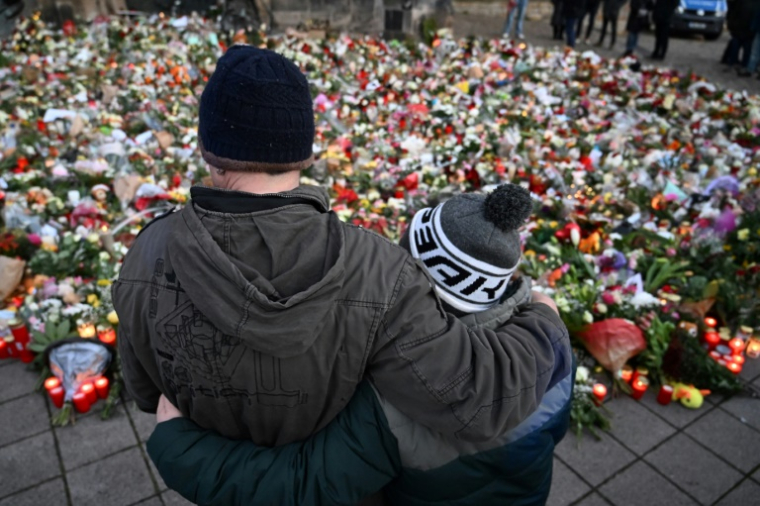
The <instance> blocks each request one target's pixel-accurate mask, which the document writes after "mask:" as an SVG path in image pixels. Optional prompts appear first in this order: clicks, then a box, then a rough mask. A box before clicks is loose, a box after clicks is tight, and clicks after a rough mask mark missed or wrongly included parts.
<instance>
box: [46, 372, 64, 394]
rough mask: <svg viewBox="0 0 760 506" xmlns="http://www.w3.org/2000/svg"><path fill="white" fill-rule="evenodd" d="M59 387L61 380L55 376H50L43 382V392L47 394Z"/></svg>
mask: <svg viewBox="0 0 760 506" xmlns="http://www.w3.org/2000/svg"><path fill="white" fill-rule="evenodd" d="M59 386H61V380H59V379H58V378H56V377H55V376H50V377H49V378H48V379H46V380H45V390H47V391H48V392H49V391H51V390H52V389H54V388H57V387H59Z"/></svg>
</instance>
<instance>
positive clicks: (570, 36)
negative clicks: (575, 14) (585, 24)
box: [565, 18, 578, 47]
mask: <svg viewBox="0 0 760 506" xmlns="http://www.w3.org/2000/svg"><path fill="white" fill-rule="evenodd" d="M577 22H578V20H577V19H575V18H567V19H566V20H565V33H566V34H567V45H568V46H570V47H575V24H576V23H577Z"/></svg>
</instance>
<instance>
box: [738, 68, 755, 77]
mask: <svg viewBox="0 0 760 506" xmlns="http://www.w3.org/2000/svg"><path fill="white" fill-rule="evenodd" d="M736 73H737V74H738V75H739V77H749V76H751V75H752V72H750V71H749V70H747V69H745V68H741V69H739V70H737V71H736Z"/></svg>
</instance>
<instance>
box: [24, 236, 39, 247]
mask: <svg viewBox="0 0 760 506" xmlns="http://www.w3.org/2000/svg"><path fill="white" fill-rule="evenodd" d="M26 238H27V239H29V242H30V243H32V244H34V245H35V246H39V245H40V244H42V239H40V236H38V235H37V234H29V235H28V236H26Z"/></svg>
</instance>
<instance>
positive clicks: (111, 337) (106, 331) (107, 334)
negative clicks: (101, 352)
mask: <svg viewBox="0 0 760 506" xmlns="http://www.w3.org/2000/svg"><path fill="white" fill-rule="evenodd" d="M98 339H100V340H101V341H102V342H103V343H105V344H111V345H113V344H114V343H116V330H114V328H113V327H105V328H104V327H99V328H98Z"/></svg>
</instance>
